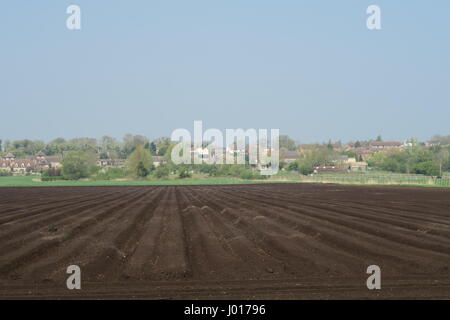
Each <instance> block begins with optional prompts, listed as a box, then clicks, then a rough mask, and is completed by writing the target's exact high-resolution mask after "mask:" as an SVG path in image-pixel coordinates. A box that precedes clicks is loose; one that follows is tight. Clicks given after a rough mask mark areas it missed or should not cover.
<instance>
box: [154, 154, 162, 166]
mask: <svg viewBox="0 0 450 320" xmlns="http://www.w3.org/2000/svg"><path fill="white" fill-rule="evenodd" d="M163 163H164V157H161V156H153V166H154V167H155V168H156V167H159V166H160V165H161V164H163Z"/></svg>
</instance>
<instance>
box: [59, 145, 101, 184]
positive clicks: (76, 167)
mask: <svg viewBox="0 0 450 320" xmlns="http://www.w3.org/2000/svg"><path fill="white" fill-rule="evenodd" d="M61 164H62V166H63V168H62V174H63V177H64V179H67V180H78V179H81V178H87V177H88V176H89V172H90V169H91V168H92V167H93V166H94V164H95V159H94V157H93V156H92V155H90V154H89V153H87V152H81V151H70V152H69V153H68V154H67V155H66V156H65V157H64V159H63V160H62V162H61Z"/></svg>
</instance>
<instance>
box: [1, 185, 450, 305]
mask: <svg viewBox="0 0 450 320" xmlns="http://www.w3.org/2000/svg"><path fill="white" fill-rule="evenodd" d="M72 264H76V265H79V266H80V267H81V272H82V289H81V290H68V289H67V288H66V279H67V277H68V276H69V275H68V274H66V268H67V267H68V266H69V265H72ZM372 264H375V265H378V266H380V268H381V272H382V288H381V290H372V291H370V290H368V289H367V287H366V279H367V277H368V276H369V275H368V274H366V269H367V267H368V266H369V265H372ZM7 298H100V299H109V298H146V299H205V298H206V299H209V298H215V299H336V298H344V299H355V298H425V299H450V189H434V188H429V189H426V188H407V187H403V188H400V187H349V186H336V185H313V184H262V185H226V186H149V187H62V188H1V189H0V299H7Z"/></svg>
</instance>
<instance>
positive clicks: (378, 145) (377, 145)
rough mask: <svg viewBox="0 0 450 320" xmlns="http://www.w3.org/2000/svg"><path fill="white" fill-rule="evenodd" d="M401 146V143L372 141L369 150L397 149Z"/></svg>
mask: <svg viewBox="0 0 450 320" xmlns="http://www.w3.org/2000/svg"><path fill="white" fill-rule="evenodd" d="M402 145H403V143H402V142H398V141H373V142H371V143H370V148H371V149H374V150H384V149H399V148H401V147H402Z"/></svg>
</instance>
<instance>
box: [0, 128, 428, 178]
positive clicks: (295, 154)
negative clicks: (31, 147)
mask: <svg viewBox="0 0 450 320" xmlns="http://www.w3.org/2000/svg"><path fill="white" fill-rule="evenodd" d="M139 137H140V136H139ZM287 139H288V142H289V143H287V144H284V143H283V142H281V143H280V163H281V164H282V170H284V169H286V168H288V167H289V165H290V164H292V163H295V162H297V161H298V160H299V159H301V158H304V157H305V155H307V154H308V152H310V151H311V150H312V149H314V148H316V147H317V146H318V144H294V145H293V144H292V140H291V139H290V138H288V137H287ZM138 142H139V139H138ZM142 142H144V141H142ZM160 143H161V141H160ZM163 143H165V144H166V145H165V147H163V148H165V149H164V152H167V150H168V148H167V144H169V145H170V142H168V141H167V139H166V140H163ZM135 144H136V141H135ZM152 144H154V145H153V146H152V145H150V143H149V142H148V141H147V142H146V146H147V147H148V148H150V149H152V148H153V149H154V150H153V151H152V162H153V166H154V167H155V168H156V167H159V166H161V165H163V164H164V163H165V159H167V157H165V156H164V154H161V153H162V152H160V150H158V149H159V148H158V143H157V142H156V143H154V142H152ZM323 145H324V146H325V148H328V149H331V150H333V152H334V153H333V158H332V159H331V161H328V162H327V163H324V164H323V165H314V166H313V170H312V173H331V172H341V173H345V172H365V171H367V170H368V167H369V164H368V162H367V161H368V159H370V157H371V156H372V155H374V154H375V153H378V154H392V153H395V152H399V151H401V150H404V149H407V148H409V147H411V146H412V145H413V143H412V142H400V141H381V139H379V140H377V141H369V142H363V143H362V142H356V143H354V142H351V143H347V144H343V143H340V142H335V143H332V142H329V143H328V144H323ZM430 146H433V143H423V144H422V145H421V146H420V148H422V149H424V150H426V149H428V148H430ZM131 149H132V148H131ZM115 150H117V148H115ZM225 152H226V153H231V154H234V155H239V154H242V153H245V152H246V150H239V149H237V148H236V147H235V146H229V147H227V148H225V149H224V153H225ZM65 153H66V152H65V151H62V152H59V153H57V154H53V155H46V154H45V153H44V152H43V151H38V152H37V153H36V154H34V155H33V156H27V157H17V156H16V155H15V154H14V153H13V152H9V151H6V152H3V155H2V156H1V160H0V172H3V173H9V174H13V175H38V174H40V173H41V172H43V171H44V170H49V169H61V168H62V160H63V158H64V155H65ZM96 154H97V160H96V165H97V166H98V167H103V168H124V167H125V166H126V164H127V159H126V157H123V158H121V157H117V155H119V156H120V155H121V154H120V153H117V152H115V153H114V155H115V156H114V157H109V155H110V152H109V151H108V150H104V151H103V152H102V151H101V150H100V151H99V152H96ZM122 154H123V153H122ZM191 155H192V157H197V158H201V159H204V160H207V159H210V158H214V156H215V155H214V154H211V153H210V149H208V148H207V147H204V148H203V147H201V148H192V150H191ZM256 166H257V167H259V166H258V164H257V165H256Z"/></svg>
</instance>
